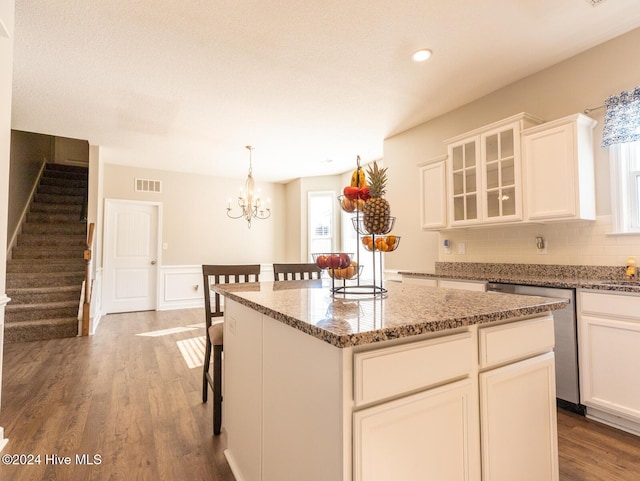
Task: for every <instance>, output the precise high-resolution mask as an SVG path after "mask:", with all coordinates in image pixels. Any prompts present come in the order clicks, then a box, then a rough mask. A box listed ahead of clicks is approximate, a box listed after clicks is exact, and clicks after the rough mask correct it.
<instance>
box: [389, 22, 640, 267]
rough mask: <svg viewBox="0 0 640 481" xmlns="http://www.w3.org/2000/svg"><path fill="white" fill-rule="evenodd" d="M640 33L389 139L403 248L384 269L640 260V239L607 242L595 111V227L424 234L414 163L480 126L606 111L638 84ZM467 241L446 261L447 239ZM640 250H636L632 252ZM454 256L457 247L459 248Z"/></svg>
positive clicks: (603, 164) (602, 153)
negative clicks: (540, 237)
mask: <svg viewBox="0 0 640 481" xmlns="http://www.w3.org/2000/svg"><path fill="white" fill-rule="evenodd" d="M638 45H640V29H636V30H633V31H631V32H629V33H627V34H626V35H623V36H621V37H618V38H616V39H613V40H611V41H609V42H606V43H604V44H601V45H599V46H597V47H595V48H593V49H591V50H588V51H586V52H584V53H582V54H580V55H577V56H575V57H573V58H571V59H569V60H567V61H564V62H562V63H559V64H557V65H555V66H553V67H550V68H548V69H546V70H543V71H541V72H538V73H536V74H534V75H531V76H529V77H527V78H525V79H523V80H521V81H519V82H516V83H514V84H511V85H509V86H507V87H505V88H502V89H500V90H497V91H496V92H494V93H492V94H490V95H488V96H486V97H483V98H481V99H479V100H477V101H475V102H472V103H470V104H467V105H465V106H463V107H461V108H459V109H457V110H454V111H452V112H449V113H447V114H445V115H443V116H441V117H438V118H436V119H433V120H431V121H429V122H426V123H424V124H422V125H420V126H417V127H415V128H413V129H411V130H408V131H406V132H404V133H401V134H399V135H397V136H394V137H391V138H389V139H386V140H385V143H384V158H385V163H386V165H387V166H389V191H388V194H387V197H388V200H389V201H390V203H391V211H392V212H391V213H392V215H395V216H396V217H397V221H396V228H395V229H394V231H395V233H396V234H397V235H400V236H402V240H401V243H400V247H399V248H398V250H397V251H396V252H394V253H393V254H389V255H387V256H386V266H387V268H389V269H398V270H408V269H410V270H431V269H433V263H434V262H435V261H436V260H443V261H449V260H451V261H463V262H527V263H531V262H534V263H561V264H569V263H578V264H602V265H618V264H622V263H624V261H625V260H626V258H627V256H629V255H639V256H640V238H639V237H638V236H625V237H622V236H607V235H605V233H606V232H607V231H608V228H609V227H608V225H609V222H610V219H609V216H608V214H610V213H611V203H610V199H609V196H610V189H609V158H608V153H607V151H606V150H604V149H602V148H600V141H601V139H602V120H603V115H604V112H603V111H602V110H599V111H596V112H593V113H592V115H591V116H592V117H593V118H595V119H596V120H597V121H598V126H597V127H596V129H595V135H594V138H595V140H594V143H595V145H594V149H595V154H596V155H595V157H596V202H597V214H598V215H599V216H600V217H599V218H598V221H597V222H596V223H591V224H572V223H564V224H557V225H548V226H544V227H541V228H540V229H537V228H534V227H530V228H529V227H528V228H526V229H524V228H522V227H517V226H512V227H506V226H505V227H500V228H492V229H489V228H483V229H479V230H476V229H466V230H451V231H448V232H446V233H443V234H442V235H438V234H437V233H433V232H426V231H422V229H421V228H420V220H419V211H420V209H419V204H418V202H419V201H418V199H419V198H420V194H419V178H418V167H417V165H416V164H418V163H420V162H424V161H427V160H429V159H433V158H435V157H439V156H442V155H445V154H446V146H445V144H444V143H443V140H445V139H447V138H449V137H453V136H455V135H458V134H461V133H464V132H466V131H469V130H472V129H475V128H477V127H481V126H482V125H485V124H489V123H491V122H494V121H497V120H500V119H502V118H506V117H509V116H510V115H513V114H516V113H519V112H528V113H530V114H533V115H535V116H537V117H540V118H543V119H545V120H554V119H557V118H560V117H563V116H566V115H570V114H573V113H577V112H582V111H583V110H584V109H586V108H590V107H597V106H599V105H602V104H603V102H604V99H605V98H607V97H608V96H609V95H612V94H617V93H619V92H621V91H623V90H629V89H632V88H634V87H635V86H637V85H638V84H639V83H640V64H639V63H638V62H635V61H633V60H632V59H634V58H636V57H637V49H638ZM533 232H536V233H542V234H544V235H545V236H546V237H548V239H549V246H548V254H547V255H537V254H536V253H535V249H533V244H532V241H533V239H532V238H531V237H532V235H534V234H533ZM445 238H448V239H450V240H452V241H453V242H465V243H466V251H467V253H466V255H445V254H444V252H443V250H442V248H441V247H440V244H441V242H440V241H441V240H443V239H445ZM634 246H637V247H634ZM454 252H455V249H454Z"/></svg>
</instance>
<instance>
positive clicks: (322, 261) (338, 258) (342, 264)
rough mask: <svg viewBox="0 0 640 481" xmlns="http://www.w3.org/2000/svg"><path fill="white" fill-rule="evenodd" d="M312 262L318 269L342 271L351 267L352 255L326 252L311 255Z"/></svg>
mask: <svg viewBox="0 0 640 481" xmlns="http://www.w3.org/2000/svg"><path fill="white" fill-rule="evenodd" d="M311 256H312V257H313V262H315V263H316V265H317V266H318V267H319V268H320V269H344V268H347V267H349V266H350V265H351V258H352V257H353V254H351V253H346V252H328V253H318V254H311Z"/></svg>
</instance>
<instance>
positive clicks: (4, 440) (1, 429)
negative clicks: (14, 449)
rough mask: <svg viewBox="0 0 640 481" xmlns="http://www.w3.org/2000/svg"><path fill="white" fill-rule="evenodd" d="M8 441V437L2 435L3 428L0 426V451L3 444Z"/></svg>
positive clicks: (3, 446)
mask: <svg viewBox="0 0 640 481" xmlns="http://www.w3.org/2000/svg"><path fill="white" fill-rule="evenodd" d="M8 443H9V438H5V437H4V428H3V427H2V426H0V452H2V450H3V449H4V448H5V446H6V445H7V444H8Z"/></svg>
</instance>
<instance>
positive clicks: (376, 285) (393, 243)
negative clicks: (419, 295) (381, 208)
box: [313, 157, 400, 296]
mask: <svg viewBox="0 0 640 481" xmlns="http://www.w3.org/2000/svg"><path fill="white" fill-rule="evenodd" d="M361 169H362V168H361V167H360V157H358V167H357V170H356V171H355V172H354V174H353V175H354V178H355V179H358V181H359V179H361V178H362V177H361ZM345 190H346V189H345ZM338 201H339V202H340V206H341V208H342V210H343V211H345V212H347V213H350V214H352V218H351V221H352V223H353V228H354V230H355V231H356V242H357V245H356V253H355V262H354V261H353V254H351V253H350V254H346V255H347V256H348V257H349V259H350V262H349V265H348V267H345V266H344V265H343V266H341V267H339V268H337V267H335V266H333V265H331V262H332V261H331V259H337V258H338V257H336V256H340V255H343V256H344V255H345V254H344V253H329V254H313V259H314V261H315V262H316V265H318V267H320V268H322V269H326V270H327V272H328V274H329V277H330V278H331V292H332V293H334V294H355V295H374V296H384V295H386V293H387V290H386V289H385V288H384V287H383V282H382V279H383V277H382V253H383V252H393V251H395V250H396V249H397V248H398V245H399V244H400V236H396V235H393V234H391V231H392V230H393V227H394V225H395V221H396V218H395V217H392V216H386V220H387V222H385V223H384V225H385V228H384V229H383V230H382V231H380V230H378V231H377V232H375V233H374V232H371V231H370V230H369V229H368V228H367V226H366V224H365V222H364V214H363V207H364V203H365V202H366V200H365V199H363V198H361V196H360V194H359V193H358V192H357V191H356V192H355V193H351V194H350V195H349V196H347V195H341V196H339V197H338ZM361 247H363V248H364V249H365V250H366V251H368V252H371V256H372V259H373V263H372V284H366V285H365V284H361V282H360V281H361V277H362V272H363V265H362V264H361V263H360V249H361ZM376 253H379V254H380V259H379V262H377V263H376ZM321 257H324V258H325V259H329V260H328V261H326V260H325V259H321ZM319 258H320V259H319ZM327 262H328V263H329V264H330V265H326V264H327ZM337 262H338V261H337V260H334V261H333V263H334V264H336V263H337ZM336 281H338V282H336Z"/></svg>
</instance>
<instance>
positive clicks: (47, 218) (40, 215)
mask: <svg viewBox="0 0 640 481" xmlns="http://www.w3.org/2000/svg"><path fill="white" fill-rule="evenodd" d="M31 222H33V223H37V224H38V223H41V224H47V223H49V224H51V223H61V224H73V223H77V224H80V223H82V220H81V219H80V214H76V213H75V212H29V213H28V214H27V223H31ZM85 225H86V224H85Z"/></svg>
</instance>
